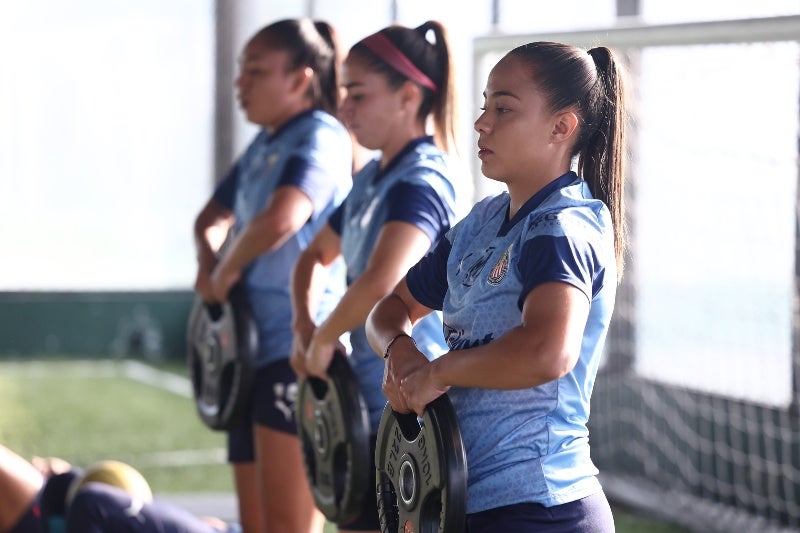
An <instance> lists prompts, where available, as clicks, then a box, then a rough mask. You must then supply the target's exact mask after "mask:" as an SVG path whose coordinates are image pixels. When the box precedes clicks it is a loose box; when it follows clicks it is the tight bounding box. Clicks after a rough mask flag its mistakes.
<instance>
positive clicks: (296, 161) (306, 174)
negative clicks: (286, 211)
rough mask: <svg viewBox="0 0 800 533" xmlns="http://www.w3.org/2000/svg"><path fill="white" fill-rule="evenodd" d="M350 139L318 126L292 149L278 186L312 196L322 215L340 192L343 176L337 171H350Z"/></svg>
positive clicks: (315, 214) (311, 198)
mask: <svg viewBox="0 0 800 533" xmlns="http://www.w3.org/2000/svg"><path fill="white" fill-rule="evenodd" d="M351 160H352V147H351V145H350V140H349V137H347V136H346V135H345V134H343V133H341V132H338V131H336V130H334V129H333V128H331V127H328V126H316V127H315V128H314V129H312V130H310V131H308V133H307V135H304V136H302V140H301V141H300V142H299V143H298V144H297V145H296V146H294V147H293V148H292V151H291V154H290V155H289V156H288V158H287V161H286V166H285V167H284V169H283V173H282V174H281V177H280V179H279V180H278V184H277V186H278V187H280V186H283V185H290V186H293V187H297V188H298V189H300V190H301V191H303V193H305V194H306V196H308V198H309V199H310V200H311V203H312V204H313V206H314V215H313V216H317V215H319V213H321V212H322V211H323V210H324V209H325V207H326V206H327V205H328V203H329V202H330V201H331V199H332V198H333V196H334V195H335V193H336V190H337V187H338V184H339V183H340V182H341V176H336V175H335V174H334V172H336V170H333V169H343V168H350V163H351Z"/></svg>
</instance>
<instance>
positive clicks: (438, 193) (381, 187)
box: [331, 138, 455, 435]
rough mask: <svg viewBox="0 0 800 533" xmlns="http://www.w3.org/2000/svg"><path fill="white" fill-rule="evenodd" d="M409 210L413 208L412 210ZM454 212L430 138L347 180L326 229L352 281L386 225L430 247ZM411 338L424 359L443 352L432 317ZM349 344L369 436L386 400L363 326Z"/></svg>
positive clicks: (379, 365) (441, 158)
mask: <svg viewBox="0 0 800 533" xmlns="http://www.w3.org/2000/svg"><path fill="white" fill-rule="evenodd" d="M398 191H406V192H408V191H411V193H409V194H413V195H414V196H415V197H416V198H410V197H408V196H406V197H405V199H404V196H403V193H402V192H398ZM420 197H424V199H428V200H431V199H432V200H433V201H431V202H429V204H428V205H431V206H432V207H430V208H428V209H427V212H425V211H426V209H425V208H423V207H421V205H422V204H421V203H417V202H415V201H414V200H416V199H419V198H420ZM411 205H416V206H417V209H416V210H415V209H414V208H412V207H410V206H411ZM454 210H455V189H454V187H453V184H452V183H451V181H450V170H449V169H448V167H447V161H446V155H445V154H444V153H443V152H442V151H441V150H440V149H439V148H437V147H436V146H435V145H434V144H433V143H432V142H431V139H430V138H422V139H417V140H415V141H412V142H411V143H410V144H409V145H408V146H406V148H405V149H404V150H403V151H401V152H400V154H398V155H397V156H396V157H395V158H394V159H393V160H392V161H391V162H390V163H389V164H388V165H387V166H386V168H385V169H383V170H382V171H381V170H380V169H379V161H378V160H374V161H371V162H370V163H368V164H367V165H365V166H364V168H363V169H362V170H361V171H359V172H358V173H357V174H356V175H355V177H354V178H353V190H352V191H351V192H350V194H349V196H348V197H347V199H346V200H345V202H344V203H343V204H342V207H341V209H340V212H339V213H338V215H340V217H341V219H340V220H337V221H336V222H333V223H332V224H331V227H332V228H333V229H334V231H337V232H338V233H339V236H340V238H341V250H342V255H343V257H344V259H345V263H346V264H347V279H348V281H352V280H354V279H356V278H358V277H359V276H360V275H361V274H362V273H363V272H364V270H365V269H366V266H367V262H368V260H369V257H370V255H371V254H372V250H373V248H374V247H375V243H376V241H377V240H378V234H379V233H380V231H381V229H383V226H384V224H386V222H389V221H391V220H404V221H407V222H410V223H412V224H415V225H416V226H417V227H420V228H421V229H423V231H425V232H426V233H427V234H428V235H429V236H430V237H431V240H432V242H433V243H434V244H435V243H436V241H438V239H439V238H440V237H441V236H442V235H444V233H445V232H446V231H447V230H448V229H449V228H450V225H451V224H452V223H453V218H454V214H453V213H454ZM404 211H405V212H404ZM412 211H413V212H412ZM434 212H435V213H434ZM337 218H338V217H337ZM432 221H434V222H432ZM434 227H435V229H431V228H434ZM432 233H436V234H435V235H432ZM413 336H414V340H415V341H416V343H417V346H419V348H420V350H422V351H423V353H425V354H426V355H427V356H428V357H429V358H433V357H436V356H439V355H441V354H442V353H444V352H445V351H447V345H446V344H445V341H444V336H443V334H442V321H441V316H440V315H438V314H433V315H431V316H429V317H427V318H426V319H425V320H423V321H422V322H420V323H419V324H417V325H416V326H415V327H414V331H413ZM350 342H351V344H352V354H351V356H350V363H351V365H352V366H353V368H354V370H355V373H356V376H357V377H358V380H359V383H360V385H361V393H362V395H363V396H364V399H365V401H366V403H367V407H368V409H369V414H370V425H371V429H372V434H373V435H374V434H376V433H377V431H378V423H379V422H380V416H381V413H382V411H383V408H384V406H385V405H386V396H385V395H384V394H383V391H382V390H381V384H382V381H383V366H384V363H383V361H382V360H381V358H380V357H378V356H376V354H375V352H373V351H372V348H371V347H370V345H369V343H368V342H367V337H366V333H365V331H364V326H363V325H362V326H359V327H358V328H356V329H355V330H353V331H352V332H351V334H350Z"/></svg>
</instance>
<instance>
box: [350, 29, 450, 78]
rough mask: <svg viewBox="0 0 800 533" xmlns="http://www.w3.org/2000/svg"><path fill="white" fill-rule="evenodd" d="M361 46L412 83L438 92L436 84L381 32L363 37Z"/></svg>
mask: <svg viewBox="0 0 800 533" xmlns="http://www.w3.org/2000/svg"><path fill="white" fill-rule="evenodd" d="M361 44H363V45H364V46H366V47H367V48H369V49H370V50H372V52H374V53H375V55H376V56H378V57H379V58H381V59H382V60H384V61H386V63H388V64H389V66H390V67H392V68H393V69H395V70H396V71H397V72H399V73H400V74H402V75H403V76H405V77H406V78H408V79H409V80H411V81H413V82H414V83H418V84H419V85H422V86H423V87H427V88H428V89H430V90H432V91H434V92H436V91H438V90H439V88H438V87H436V84H435V83H433V81H432V80H431V79H430V78H429V77H428V76H426V75H425V73H424V72H422V71H421V70H420V69H418V68H417V66H416V65H415V64H414V63H412V62H411V60H410V59H408V57H406V55H405V54H404V53H403V52H401V51H400V49H399V48H397V47H396V46H395V45H394V43H392V41H390V40H389V38H388V37H386V36H385V35H384V34H382V33H381V32H378V33H373V34H372V35H370V36H369V37H365V38H364V39H363V40H362V41H361Z"/></svg>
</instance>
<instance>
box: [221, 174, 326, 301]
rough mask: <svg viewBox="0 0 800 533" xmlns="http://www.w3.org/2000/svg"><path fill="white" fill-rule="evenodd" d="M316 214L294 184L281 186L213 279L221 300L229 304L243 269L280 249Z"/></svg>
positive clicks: (234, 244)
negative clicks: (255, 260)
mask: <svg viewBox="0 0 800 533" xmlns="http://www.w3.org/2000/svg"><path fill="white" fill-rule="evenodd" d="M313 211H314V206H313V204H312V203H311V199H310V198H309V197H308V195H306V193H304V192H303V191H301V190H300V189H299V188H297V187H295V186H291V185H284V186H281V187H278V188H276V189H275V191H273V193H272V194H271V195H270V199H269V201H268V202H267V205H266V206H264V208H263V209H262V210H261V212H259V213H258V215H256V216H255V217H254V218H253V219H252V220H251V221H250V222H249V223H248V224H247V225H246V226H245V227H244V228H243V229H242V231H241V233H239V234H238V235H237V236H236V239H235V240H234V241H233V242H232V243H231V245H230V247H228V249H227V252H226V253H225V256H224V257H223V258H222V259H221V260H220V262H219V264H218V265H217V268H216V269H215V270H214V274H213V275H212V277H211V280H212V283H213V286H214V294H215V296H216V298H217V300H218V301H225V300H226V299H227V297H228V292H229V291H230V289H231V287H232V286H233V284H234V283H236V282H237V281H238V280H239V278H240V277H241V273H242V269H244V267H245V266H247V265H248V264H249V263H250V262H251V261H253V260H254V259H255V258H257V257H258V256H260V255H261V254H263V253H266V252H269V251H271V250H275V249H277V248H279V247H280V246H281V245H282V244H283V243H284V242H286V240H287V239H289V238H290V237H291V236H292V235H294V234H295V233H297V231H299V230H300V228H302V227H303V225H304V224H305V223H306V222H307V221H308V219H309V218H310V217H311V215H312V213H313Z"/></svg>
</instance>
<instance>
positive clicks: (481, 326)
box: [366, 42, 625, 533]
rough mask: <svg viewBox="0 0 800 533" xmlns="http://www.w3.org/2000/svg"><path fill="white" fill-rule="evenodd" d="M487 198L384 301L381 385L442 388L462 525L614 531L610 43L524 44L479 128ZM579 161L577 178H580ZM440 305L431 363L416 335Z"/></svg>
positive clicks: (418, 398) (497, 78)
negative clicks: (602, 430) (490, 185)
mask: <svg viewBox="0 0 800 533" xmlns="http://www.w3.org/2000/svg"><path fill="white" fill-rule="evenodd" d="M475 130H476V131H477V132H478V135H479V137H478V157H479V158H480V160H481V169H482V171H483V173H484V175H485V176H486V177H488V178H489V179H493V180H497V181H500V182H502V183H504V184H505V185H506V187H507V192H504V193H502V194H500V195H498V196H495V197H490V198H486V199H484V200H482V201H480V202H479V203H478V204H476V205H475V206H474V208H473V209H472V211H471V212H470V213H469V214H468V215H467V216H466V217H465V218H464V219H463V220H462V221H461V222H459V223H458V224H457V225H456V226H455V227H454V228H453V229H451V230H450V231H449V232H448V233H447V235H446V236H445V238H443V239H442V240H440V241H439V244H438V245H437V246H436V248H435V250H433V251H432V252H431V253H430V254H428V255H427V256H426V257H425V258H424V259H423V260H422V261H420V262H419V263H418V264H417V265H415V266H414V267H412V268H411V269H410V270H409V271H408V274H407V275H406V277H405V278H404V279H403V281H401V282H400V283H399V284H398V286H397V287H396V288H395V289H394V291H393V292H392V293H391V294H390V295H389V296H387V297H385V298H384V299H382V300H381V302H380V303H379V304H378V305H377V306H376V307H375V309H374V310H373V311H372V313H371V314H370V316H369V319H368V321H367V328H366V329H367V334H368V338H369V341H370V343H371V344H372V347H373V349H374V350H375V351H376V352H377V353H382V352H383V351H384V350H385V351H386V352H388V353H387V355H388V357H387V359H386V365H387V368H386V378H385V381H384V386H383V390H384V392H385V393H386V396H387V398H388V399H389V402H390V404H391V405H392V407H393V408H394V409H395V410H396V411H398V412H404V413H407V412H411V411H414V412H416V413H418V414H420V415H421V414H422V412H423V411H424V409H425V406H426V405H427V404H428V403H429V402H431V401H432V400H433V399H434V398H436V397H437V396H439V395H441V394H443V393H445V392H447V393H448V396H449V397H450V400H451V401H452V402H453V405H454V407H455V409H456V411H457V413H458V421H459V425H460V428H461V433H462V437H463V439H464V445H465V448H466V453H467V463H468V480H467V531H468V532H469V533H478V532H495V531H508V532H515V533H516V532H533V531H536V532H555V531H559V532H561V531H564V532H566V531H569V532H586V533H588V532H592V533H603V532H611V531H614V520H613V516H612V514H611V509H610V507H609V505H608V501H607V500H606V497H605V495H604V494H603V491H602V488H601V486H600V483H599V482H598V480H597V477H596V475H597V469H596V468H595V466H594V465H593V464H592V461H591V458H590V453H589V435H588V430H587V422H588V419H589V402H590V399H591V394H592V387H593V385H594V380H595V376H596V374H597V368H598V366H599V364H600V358H601V356H602V352H603V344H604V341H605V337H606V333H607V331H608V325H609V322H610V320H611V313H612V310H613V308H614V298H615V292H616V286H617V280H618V278H619V276H620V275H621V273H622V259H623V256H624V252H625V210H624V205H623V196H624V174H623V161H624V155H625V95H624V91H623V84H622V79H621V71H620V66H619V65H618V64H617V62H616V60H615V58H614V56H613V55H612V53H611V51H610V50H608V49H607V48H594V49H592V50H590V51H589V52H586V51H584V50H581V49H579V48H576V47H573V46H568V45H563V44H558V43H548V42H535V43H530V44H527V45H524V46H520V47H518V48H516V49H514V50H512V51H511V52H509V53H508V54H506V56H505V57H503V59H501V60H500V62H499V63H497V65H495V67H494V68H493V69H492V71H491V73H490V74H489V79H488V82H487V84H486V90H485V92H484V107H483V108H482V113H481V115H480V117H479V118H478V119H477V121H476V122H475ZM573 163H575V167H576V168H577V173H576V172H573V171H572V170H571V168H573ZM434 310H441V311H442V314H443V317H444V324H445V335H446V337H447V343H448V346H449V349H450V351H449V352H448V353H446V354H444V355H442V356H441V357H439V358H437V359H436V360H434V361H431V362H429V361H428V359H427V358H425V357H423V355H422V354H420V353H419V351H418V350H417V349H416V348H415V346H414V344H413V342H411V339H410V338H408V336H409V335H413V333H412V330H411V325H412V324H416V323H417V322H418V321H419V320H422V319H423V317H425V316H426V315H428V314H429V313H431V312H432V311H434Z"/></svg>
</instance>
